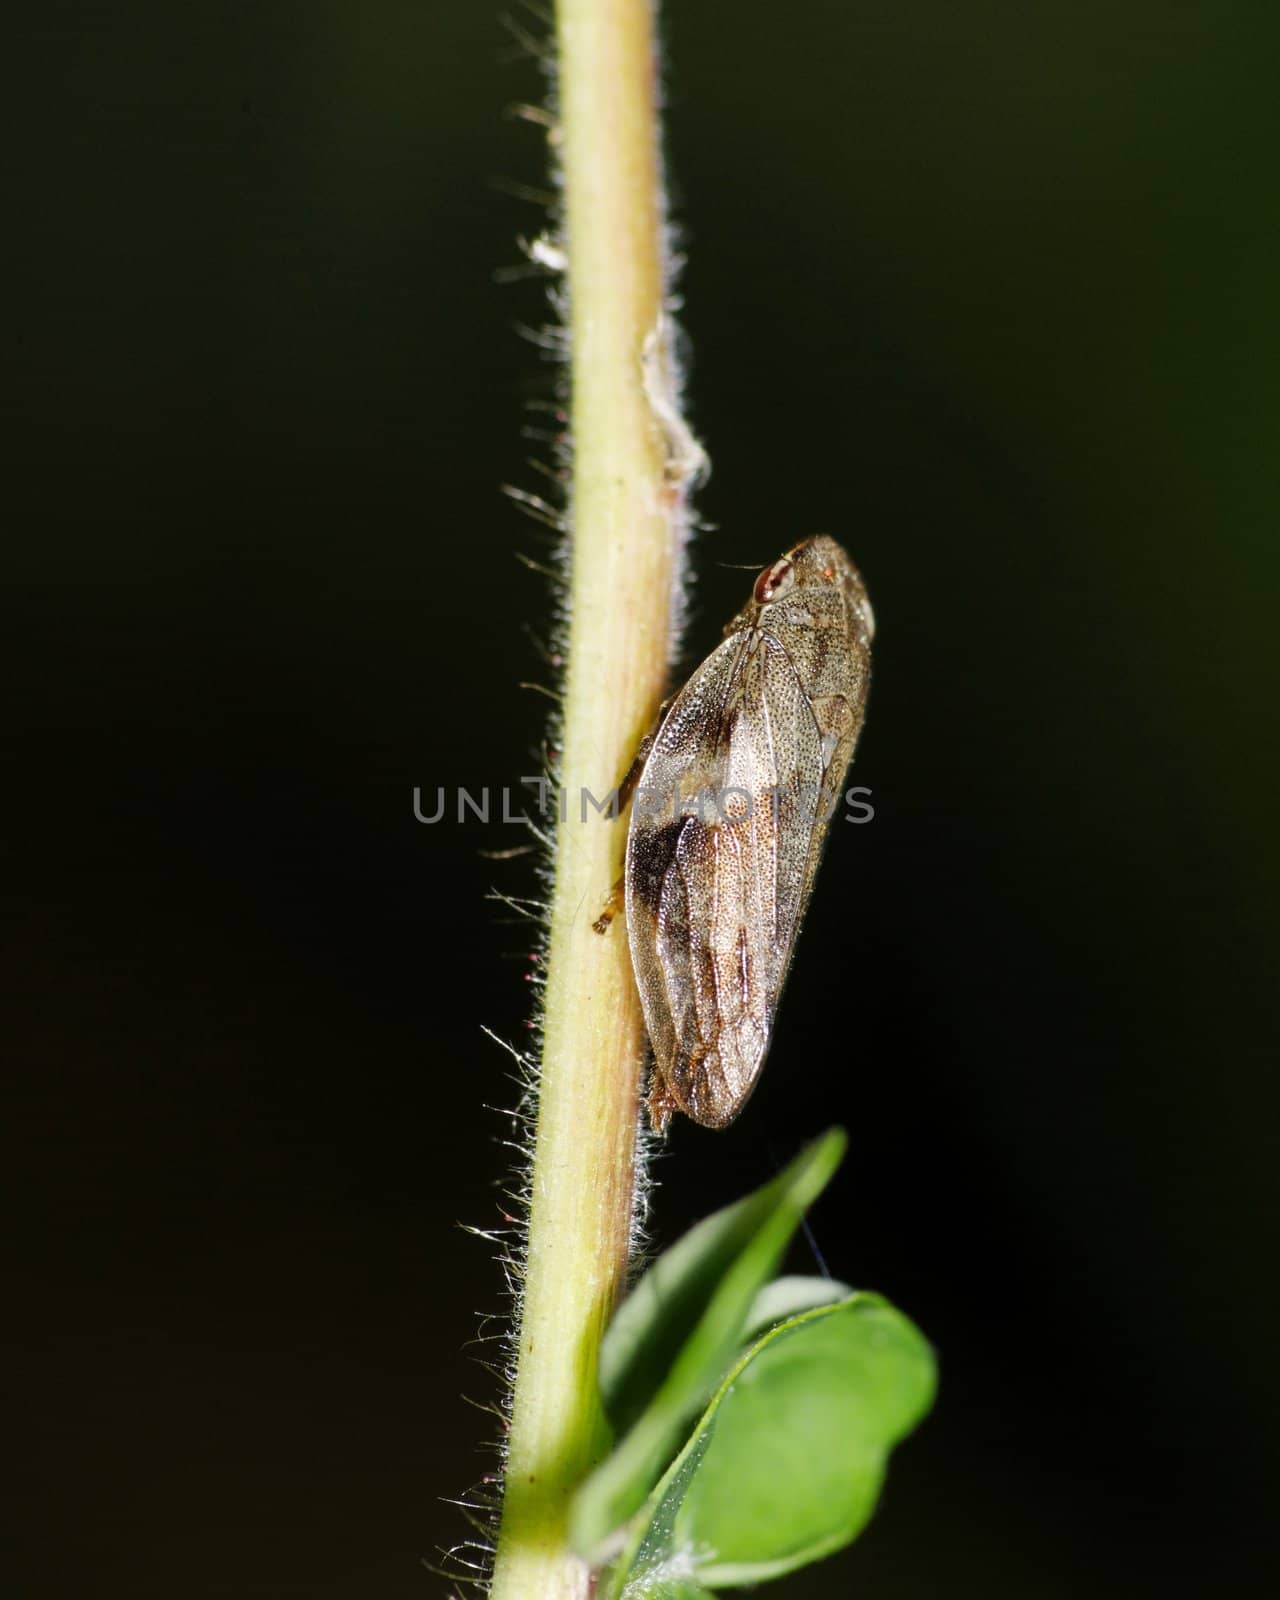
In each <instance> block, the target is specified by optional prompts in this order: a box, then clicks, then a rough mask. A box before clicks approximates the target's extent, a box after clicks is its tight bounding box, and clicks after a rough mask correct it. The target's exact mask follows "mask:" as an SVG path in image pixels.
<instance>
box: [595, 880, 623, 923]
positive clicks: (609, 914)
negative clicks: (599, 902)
mask: <svg viewBox="0 0 1280 1600" xmlns="http://www.w3.org/2000/svg"><path fill="white" fill-rule="evenodd" d="M625 888H626V880H625V879H623V878H619V879H618V881H617V883H615V884H614V886H613V888H612V889H610V890H609V898H608V899H607V900H606V901H605V903H604V910H603V911H602V912H601V913H600V915H599V916H598V917H597V918H596V920H595V921H594V922H593V923H592V924H591V931H592V932H593V933H608V931H609V924H610V923H611V922H612V921H613V919H614V918H615V917H616V916H617V915H618V913H619V911H621V910H622V903H623V898H624V891H625Z"/></svg>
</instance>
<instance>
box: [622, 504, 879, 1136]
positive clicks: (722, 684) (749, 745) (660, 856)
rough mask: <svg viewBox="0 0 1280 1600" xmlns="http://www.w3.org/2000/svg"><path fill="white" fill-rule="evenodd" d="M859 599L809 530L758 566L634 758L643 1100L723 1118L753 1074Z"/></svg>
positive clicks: (856, 653)
mask: <svg viewBox="0 0 1280 1600" xmlns="http://www.w3.org/2000/svg"><path fill="white" fill-rule="evenodd" d="M873 628H874V622H873V619H872V615H871V608H870V605H869V603H868V601H867V596H866V591H865V589H864V588H863V585H862V580H861V578H860V577H859V575H858V572H857V569H856V568H855V567H854V566H853V563H852V562H851V561H850V560H849V558H848V557H847V556H846V555H845V553H844V551H843V550H842V549H841V548H840V546H839V545H838V544H837V543H836V542H835V541H834V540H833V539H830V538H828V537H826V536H819V537H817V538H814V539H809V540H806V541H804V542H803V543H802V544H800V545H797V546H796V548H795V549H794V550H792V551H790V552H789V553H788V555H786V556H784V557H783V558H782V559H781V560H780V561H778V562H775V563H774V565H773V566H772V567H770V568H766V570H765V571H764V572H763V573H762V574H761V575H760V577H759V578H758V579H757V582H756V586H755V589H754V590H753V596H752V600H751V601H750V602H749V603H748V604H747V606H746V607H745V608H744V609H743V611H742V612H741V613H739V615H738V616H737V617H736V618H735V619H734V620H733V622H732V623H731V624H730V626H729V628H728V629H727V630H726V632H727V635H728V636H727V637H726V639H725V640H724V642H723V643H722V644H721V645H720V646H719V648H718V649H716V650H715V651H713V653H712V654H711V655H710V656H709V657H708V658H707V660H706V661H705V662H704V663H703V664H702V666H701V667H699V668H698V670H697V671H696V672H695V673H694V674H693V676H692V677H691V678H690V680H689V682H688V683H687V684H686V685H685V687H684V689H683V690H681V692H680V694H679V695H678V696H677V697H676V700H675V702H674V703H673V705H672V707H671V709H670V711H669V712H668V714H667V716H666V718H665V719H664V721H663V723H662V726H661V728H660V729H659V730H658V733H657V736H656V738H655V740H654V743H653V746H652V748H651V750H650V752H649V755H648V758H647V760H646V763H645V767H644V771H643V774H642V777H641V779H640V784H639V787H638V789H637V793H636V799H635V804H634V808H633V810H632V815H631V824H630V832H629V835H628V843H627V865H626V906H627V932H628V938H629V942H630V945H631V954H632V963H633V966H634V968H635V973H636V981H637V984H638V986H639V989H640V995H641V999H642V1002H643V1005H644V1012H645V1020H646V1023H647V1025H648V1029H649V1037H650V1040H651V1042H652V1045H653V1051H654V1065H655V1088H654V1095H653V1098H652V1100H651V1104H650V1112H651V1116H652V1117H653V1120H654V1122H655V1125H656V1126H658V1127H661V1126H663V1125H664V1124H665V1121H666V1119H667V1117H668V1116H669V1115H670V1112H671V1110H672V1109H674V1108H675V1107H677V1106H678V1107H679V1108H680V1109H682V1110H684V1111H685V1112H686V1113H687V1114H688V1115H689V1116H690V1117H692V1118H693V1119H694V1120H695V1121H696V1122H700V1123H702V1124H704V1125H705V1126H707V1127H724V1126H725V1125H726V1124H727V1123H729V1122H731V1121H732V1120H733V1119H734V1117H736V1116H737V1114H738V1112H739V1111H740V1110H741V1109H742V1106H743V1103H744V1102H745V1100H746V1098H747V1096H748V1095H749V1094H750V1093H751V1090H752V1089H753V1088H754V1086H755V1082H756V1079H757V1078H758V1077H759V1074H760V1069H761V1067H762V1066H763V1064H764V1057H765V1052H766V1051H767V1049H768V1045H769V1037H770V1033H771V1031H772V1027H773V1019H774V1016H775V1014H776V1011H777V1007H778V1001H779V997H780V995H781V992H782V987H783V984H784V983H785V981H786V977H787V972H788V969H789V967H790V964H791V956H792V952H793V950H794V947H795V940H796V935H797V933H798V931H799V926H800V922H801V920H802V919H803V916H804V912H805V908H806V906H807V904H808V901H809V896H810V894H811V892H812V889H813V883H814V878H815V876H816V873H817V868H818V863H819V861H820V859H821V855H822V848H823V844H824V842H825V839H826V835H827V830H828V826H829V823H830V820H831V817H832V815H833V814H834V812H835V810H836V807H837V806H838V804H839V799H840V791H841V789H842V788H843V784H844V776H845V772H846V770H847V768H848V765H849V762H850V759H851V758H852V755H853V749H854V745H855V743H856V741H857V737H858V732H859V730H860V728H861V725H862V718H863V712H864V710H865V704H866V694H867V686H868V681H869V674H870V641H871V635H872V631H873Z"/></svg>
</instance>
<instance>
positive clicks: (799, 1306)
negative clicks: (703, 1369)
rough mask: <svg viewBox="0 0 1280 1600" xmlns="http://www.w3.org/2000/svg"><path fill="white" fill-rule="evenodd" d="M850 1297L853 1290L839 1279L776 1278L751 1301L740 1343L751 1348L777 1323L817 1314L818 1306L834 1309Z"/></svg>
mask: <svg viewBox="0 0 1280 1600" xmlns="http://www.w3.org/2000/svg"><path fill="white" fill-rule="evenodd" d="M852 1293H853V1290H852V1288H850V1286H849V1285H848V1284H847V1283H841V1282H840V1280H839V1278H775V1279H774V1280H773V1282H772V1283H766V1284H765V1286H764V1288H763V1289H761V1291H760V1293H759V1294H758V1295H757V1296H756V1297H755V1299H754V1300H753V1301H752V1303H751V1310H750V1311H749V1312H748V1313H747V1320H746V1322H745V1324H744V1325H743V1329H742V1334H741V1340H742V1343H743V1344H751V1343H753V1342H754V1341H755V1340H756V1339H758V1338H759V1337H760V1335H761V1334H762V1333H765V1332H766V1331H767V1330H768V1329H770V1328H773V1327H776V1326H777V1325H778V1323H780V1322H789V1321H790V1320H791V1318H793V1317H798V1316H799V1315H800V1314H801V1312H803V1311H816V1310H817V1309H818V1307H819V1306H833V1305H835V1304H837V1302H838V1301H841V1300H847V1299H848V1298H849V1296H850V1295H851V1294H852Z"/></svg>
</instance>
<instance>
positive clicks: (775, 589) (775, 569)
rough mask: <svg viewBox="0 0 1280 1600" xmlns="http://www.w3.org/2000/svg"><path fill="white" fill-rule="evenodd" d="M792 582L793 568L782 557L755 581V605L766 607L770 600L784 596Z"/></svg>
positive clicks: (793, 578) (793, 576)
mask: <svg viewBox="0 0 1280 1600" xmlns="http://www.w3.org/2000/svg"><path fill="white" fill-rule="evenodd" d="M794 582H795V568H794V567H793V566H792V564H791V562H790V561H788V560H787V558H786V557H785V556H784V557H783V558H782V560H781V561H775V562H774V564H773V565H772V566H771V567H766V568H765V569H764V571H763V572H762V573H761V574H760V576H759V577H758V578H757V579H756V587H755V599H756V604H757V605H758V606H767V605H768V604H769V602H770V601H771V600H776V599H777V598H778V596H779V595H782V594H786V592H787V590H788V589H789V588H790V587H791V585H792V584H793V583H794Z"/></svg>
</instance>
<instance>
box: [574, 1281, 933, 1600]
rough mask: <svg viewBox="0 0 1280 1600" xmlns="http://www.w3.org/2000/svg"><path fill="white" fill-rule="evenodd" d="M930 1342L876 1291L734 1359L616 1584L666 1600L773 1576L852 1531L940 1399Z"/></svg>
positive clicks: (625, 1595)
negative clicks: (671, 1590)
mask: <svg viewBox="0 0 1280 1600" xmlns="http://www.w3.org/2000/svg"><path fill="white" fill-rule="evenodd" d="M934 1387H935V1373H934V1362H933V1355H932V1352H931V1351H930V1349H929V1346H928V1344H927V1343H926V1342H925V1340H924V1338H923V1337H922V1336H921V1334H920V1333H919V1332H918V1330H917V1329H916V1328H915V1327H914V1326H913V1325H912V1324H911V1323H910V1322H909V1321H908V1320H907V1319H906V1317H904V1316H903V1315H902V1314H901V1313H900V1312H898V1311H896V1310H894V1308H893V1307H892V1306H890V1305H888V1304H887V1303H886V1302H885V1301H883V1300H882V1299H881V1298H880V1297H879V1296H878V1295H869V1294H856V1295H853V1296H851V1297H850V1298H849V1299H847V1300H844V1301H842V1302H841V1303H840V1304H838V1305H835V1306H829V1307H824V1308H821V1309H818V1310H816V1311H811V1312H808V1313H805V1314H804V1315H802V1316H799V1317H796V1318H793V1319H791V1320H790V1321H788V1322H785V1323H783V1324H782V1325H781V1326H780V1327H777V1328H774V1329H773V1330H772V1331H771V1332H769V1333H767V1334H765V1336H764V1337H763V1338H762V1339H760V1340H758V1341H757V1342H756V1343H755V1344H754V1345H753V1346H752V1347H751V1348H750V1349H749V1350H748V1351H747V1352H746V1354H745V1355H744V1356H743V1357H742V1359H741V1360H740V1361H739V1362H738V1363H737V1365H736V1366H735V1367H734V1369H733V1370H732V1372H731V1373H730V1374H729V1376H728V1377H727V1378H726V1379H725V1381H724V1383H723V1385H722V1386H721V1388H720V1390H719V1391H718V1393H717V1394H716V1396H715V1398H714V1399H713V1400H712V1402H711V1404H710V1406H708V1408H707V1410H706V1412H705V1413H704V1415H703V1417H702V1419H701V1421H700V1422H699V1424H698V1426H697V1427H696V1429H695V1430H694V1432H693V1434H692V1436H691V1437H690V1439H689V1441H688V1443H687V1444H686V1445H685V1448H684V1449H683V1450H682V1451H681V1453H680V1455H679V1456H678V1457H677V1458H676V1460H675V1461H674V1462H673V1463H672V1465H671V1467H670V1468H669V1469H668V1471H667V1473H666V1475H665V1477H664V1478H663V1480H662V1482H661V1483H660V1484H659V1485H658V1486H657V1488H656V1489H655V1490H654V1492H653V1494H652V1495H651V1497H650V1499H649V1502H648V1504H647V1505H646V1507H645V1511H644V1515H643V1517H642V1518H641V1519H638V1526H637V1529H636V1531H635V1532H634V1533H633V1535H632V1538H631V1540H630V1542H629V1544H628V1547H627V1550H626V1552H625V1554H624V1555H623V1557H622V1559H621V1561H620V1562H619V1564H618V1565H617V1567H615V1568H614V1569H613V1571H612V1572H611V1573H610V1577H609V1583H608V1586H607V1588H606V1590H605V1592H606V1593H607V1594H609V1595H612V1596H615V1597H617V1600H658V1597H659V1596H663V1595H665V1594H666V1593H667V1592H668V1591H667V1589H666V1587H665V1586H666V1585H667V1584H669V1583H670V1582H671V1581H672V1580H673V1579H676V1580H678V1581H680V1582H682V1583H689V1582H696V1583H697V1584H698V1585H699V1586H701V1587H703V1588H707V1589H721V1588H726V1587H729V1586H733V1585H738V1584H750V1583H760V1582H762V1581H764V1580H765V1579H767V1578H776V1577H778V1576H780V1575H781V1574H782V1573H784V1572H790V1571H791V1570H792V1569H793V1568H795V1567H799V1566H803V1565H805V1564H806V1563H808V1562H810V1561H816V1560H817V1559H818V1558H819V1557H821V1556H825V1555H830V1554H831V1553H832V1552H833V1551H835V1550H838V1549H840V1548H841V1547H842V1546H843V1545H846V1544H848V1543H849V1542H850V1541H851V1540H852V1539H854V1538H856V1537H857V1535H858V1534H859V1533H860V1532H861V1531H862V1529H863V1528H864V1527H865V1525H866V1523H867V1520H868V1518H869V1517H870V1516H871V1513H872V1511H873V1510H874V1509H875V1504H876V1500H877V1498H878V1496H879V1493H880V1486H881V1483H882V1482H883V1479H884V1472H885V1465H886V1461H887V1458H888V1453H889V1451H890V1449H891V1448H892V1447H893V1445H894V1444H896V1443H897V1441H898V1440H899V1439H901V1438H903V1437H904V1435H906V1434H907V1433H909V1432H910V1430H911V1429H912V1428H913V1427H914V1426H915V1425H916V1423H917V1422H919V1420H920V1419H921V1417H923V1416H924V1414H925V1412H926V1411H927V1410H928V1409H929V1406H930V1404H931V1403H932V1400H933V1394H934Z"/></svg>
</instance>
